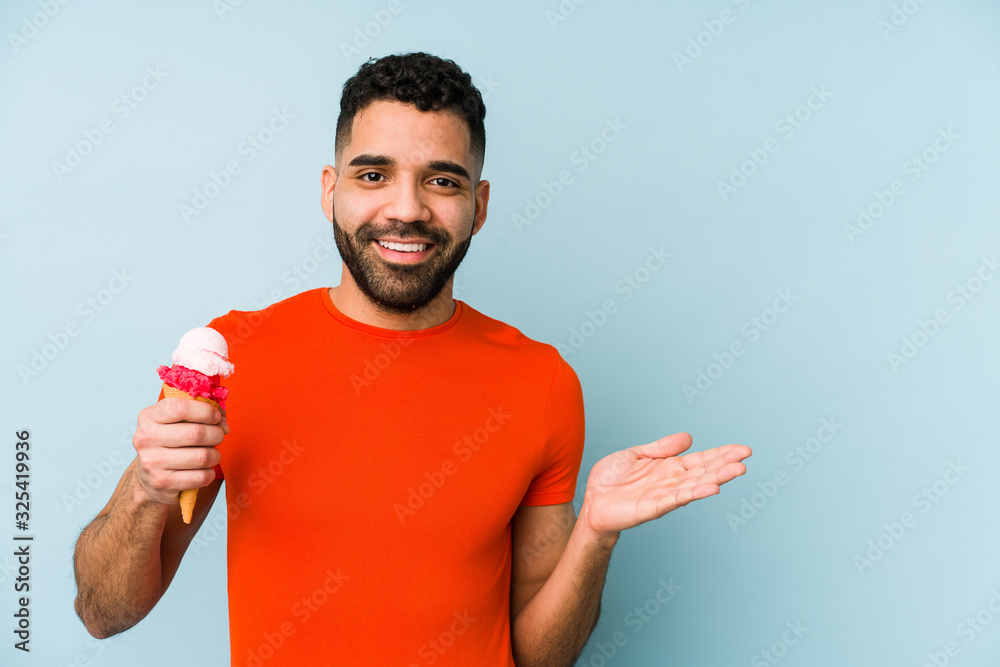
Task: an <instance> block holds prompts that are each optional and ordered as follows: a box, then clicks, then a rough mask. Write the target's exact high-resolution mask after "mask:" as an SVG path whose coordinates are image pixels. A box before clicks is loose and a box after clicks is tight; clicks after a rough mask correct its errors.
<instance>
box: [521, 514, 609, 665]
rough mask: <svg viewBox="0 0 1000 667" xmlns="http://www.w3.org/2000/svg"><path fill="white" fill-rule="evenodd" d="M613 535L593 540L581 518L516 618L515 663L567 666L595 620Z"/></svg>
mask: <svg viewBox="0 0 1000 667" xmlns="http://www.w3.org/2000/svg"><path fill="white" fill-rule="evenodd" d="M617 541H618V538H617V537H614V538H598V537H597V536H595V535H594V534H593V533H589V532H588V531H586V530H585V529H584V528H583V527H582V525H581V523H580V522H577V524H576V527H575V528H574V529H573V532H572V533H571V535H570V539H569V543H568V544H567V545H566V550H565V551H564V552H563V555H562V558H561V559H560V560H559V563H558V564H557V565H556V568H555V569H554V570H553V571H552V575H551V576H550V577H549V578H548V580H547V581H546V582H545V584H544V585H543V586H542V587H541V588H539V589H538V592H537V593H535V595H534V596H532V598H531V599H530V600H529V601H528V602H527V603H526V604H525V605H524V607H523V608H522V609H521V611H520V612H519V613H518V614H517V615H516V616H515V618H514V619H513V621H512V626H511V644H512V647H513V651H514V660H515V662H516V663H517V665H518V667H570V666H571V665H572V664H573V663H574V661H575V660H576V659H577V658H578V657H579V656H580V653H581V652H582V651H583V647H584V645H585V644H586V643H587V639H588V638H589V637H590V633H591V632H593V630H594V626H595V625H596V624H597V617H598V614H599V612H600V606H601V593H602V592H603V590H604V578H605V576H606V575H607V572H608V563H609V562H610V560H611V551H612V550H613V549H614V546H615V544H616V543H617Z"/></svg>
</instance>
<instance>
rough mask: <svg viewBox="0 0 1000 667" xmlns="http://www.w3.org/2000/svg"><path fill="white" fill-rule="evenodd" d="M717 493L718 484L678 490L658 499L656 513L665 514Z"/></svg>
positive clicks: (697, 485) (699, 485)
mask: <svg viewBox="0 0 1000 667" xmlns="http://www.w3.org/2000/svg"><path fill="white" fill-rule="evenodd" d="M717 493H719V486H718V484H696V485H694V486H688V487H685V488H678V489H676V490H674V491H672V492H671V493H668V494H667V495H665V496H664V497H663V498H661V499H660V501H659V502H658V503H657V511H659V512H663V513H664V514H666V513H667V512H670V511H673V510H675V509H677V508H678V507H684V506H685V505H687V504H688V503H690V502H693V501H695V500H701V499H702V498H707V497H709V496H714V495H716V494H717Z"/></svg>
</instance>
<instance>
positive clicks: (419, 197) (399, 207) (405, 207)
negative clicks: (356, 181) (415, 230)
mask: <svg viewBox="0 0 1000 667" xmlns="http://www.w3.org/2000/svg"><path fill="white" fill-rule="evenodd" d="M386 193H387V194H388V196H389V199H388V201H387V202H386V204H385V206H384V207H383V208H382V213H383V215H384V216H385V217H386V219H388V220H399V221H400V222H406V223H409V222H416V221H420V222H430V217H431V212H430V209H429V208H428V207H427V202H426V201H425V200H424V193H423V192H422V190H421V189H420V184H419V183H415V182H411V181H406V180H405V179H400V180H398V181H397V182H396V184H395V187H392V188H388V189H387V191H386Z"/></svg>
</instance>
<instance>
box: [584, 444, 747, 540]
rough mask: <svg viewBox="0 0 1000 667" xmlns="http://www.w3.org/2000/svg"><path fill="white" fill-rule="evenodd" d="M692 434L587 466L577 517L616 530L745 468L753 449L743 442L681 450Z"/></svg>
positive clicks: (604, 531)
mask: <svg viewBox="0 0 1000 667" xmlns="http://www.w3.org/2000/svg"><path fill="white" fill-rule="evenodd" d="M690 446H691V436H690V435H689V434H687V433H675V434H674V435H668V436H665V437H663V438H660V439H659V440H657V441H656V442H651V443H649V444H648V445H639V446H636V447H630V448H629V449H624V450H622V451H619V452H615V453H613V454H609V455H608V456H605V457H604V458H603V459H601V460H600V461H598V462H597V463H596V464H595V465H594V467H593V469H592V470H591V471H590V477H589V478H588V480H587V490H586V494H585V497H584V506H583V507H582V508H581V511H580V517H581V519H584V520H585V521H586V522H587V524H588V525H589V527H590V528H591V529H592V530H593V531H594V532H595V533H596V534H598V535H616V534H618V533H620V532H621V531H623V530H626V529H628V528H632V527H634V526H638V525H639V524H641V523H645V522H647V521H652V520H653V519H658V518H660V517H661V516H663V515H664V514H666V513H667V512H670V511H673V510H675V509H677V508H678V507H682V506H684V505H687V504H688V503H689V502H691V501H692V500H698V499H699V498H705V497H707V496H712V495H715V494H717V493H718V492H719V487H720V486H721V485H722V484H725V483H726V482H728V481H729V480H731V479H734V478H736V477H738V476H740V475H742V474H743V473H745V472H746V466H744V465H743V463H741V461H743V459H745V458H747V457H748V456H750V454H751V453H752V452H751V451H750V448H749V447H747V446H745V445H725V446H723V447H716V448H715V449H708V450H705V451H703V452H693V453H691V454H685V455H684V456H680V454H681V453H682V452H684V451H686V450H687V449H688V448H689V447H690Z"/></svg>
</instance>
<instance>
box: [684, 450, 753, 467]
mask: <svg viewBox="0 0 1000 667" xmlns="http://www.w3.org/2000/svg"><path fill="white" fill-rule="evenodd" d="M751 453H752V452H751V451H750V448H749V447H747V446H746V445H723V446H722V447H715V448H713V449H706V450H704V451H701V452H691V453H690V454H685V455H684V456H682V457H680V461H681V463H683V464H684V467H685V468H686V469H688V470H692V469H694V468H697V467H699V466H700V467H702V468H704V469H706V470H707V469H710V468H712V467H713V466H714V465H723V464H725V463H732V462H735V461H742V460H743V459H745V458H748V457H749V456H750V454H751Z"/></svg>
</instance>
